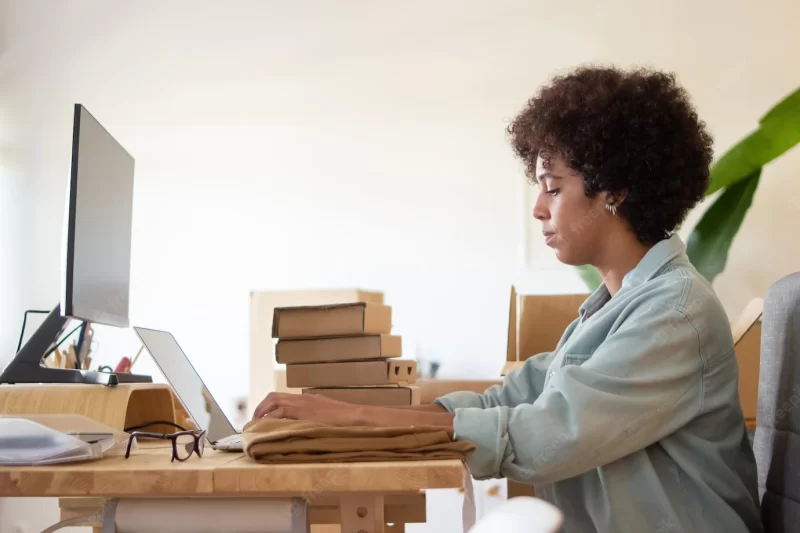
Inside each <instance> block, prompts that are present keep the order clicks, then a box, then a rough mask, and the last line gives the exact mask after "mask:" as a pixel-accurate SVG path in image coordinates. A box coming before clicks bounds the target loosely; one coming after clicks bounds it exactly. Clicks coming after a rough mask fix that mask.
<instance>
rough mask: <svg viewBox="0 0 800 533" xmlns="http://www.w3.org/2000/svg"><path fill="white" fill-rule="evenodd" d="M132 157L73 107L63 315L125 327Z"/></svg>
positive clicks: (88, 115)
mask: <svg viewBox="0 0 800 533" xmlns="http://www.w3.org/2000/svg"><path fill="white" fill-rule="evenodd" d="M133 166H134V164H133V157H131V155H130V154H129V153H128V152H127V151H125V149H124V148H123V147H122V145H121V144H120V143H119V142H117V141H116V139H114V137H112V136H111V134H109V133H108V131H106V129H105V128H104V127H103V126H102V125H101V124H100V123H99V122H98V121H97V120H96V119H95V118H94V117H93V116H92V114H91V113H89V111H87V110H86V108H85V107H83V106H82V105H80V104H76V105H75V118H74V124H73V132H72V171H71V173H70V183H69V203H68V216H67V224H66V226H67V227H66V230H67V234H66V239H65V241H66V242H65V243H64V253H65V255H66V258H65V259H66V265H65V269H64V279H63V283H62V285H63V290H64V293H63V299H62V300H61V301H62V302H63V303H64V309H63V314H64V315H65V316H70V317H73V318H78V319H81V320H88V321H91V322H97V323H100V324H107V325H110V326H120V327H127V326H128V325H129V324H130V323H129V319H128V307H129V306H128V300H129V296H128V295H129V293H130V280H131V223H132V219H133Z"/></svg>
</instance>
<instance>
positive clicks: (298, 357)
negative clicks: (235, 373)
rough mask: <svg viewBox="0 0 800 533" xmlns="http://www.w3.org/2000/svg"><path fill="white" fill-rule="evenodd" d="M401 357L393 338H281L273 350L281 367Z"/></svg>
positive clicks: (399, 345)
mask: <svg viewBox="0 0 800 533" xmlns="http://www.w3.org/2000/svg"><path fill="white" fill-rule="evenodd" d="M402 355H403V349H402V339H401V338H400V337H399V336H395V335H362V336H358V337H331V338H326V339H294V340H287V339H284V340H280V341H278V343H277V345H276V347H275V358H276V360H277V361H278V362H279V363H285V364H291V363H323V362H335V361H359V360H364V359H387V358H391V357H402Z"/></svg>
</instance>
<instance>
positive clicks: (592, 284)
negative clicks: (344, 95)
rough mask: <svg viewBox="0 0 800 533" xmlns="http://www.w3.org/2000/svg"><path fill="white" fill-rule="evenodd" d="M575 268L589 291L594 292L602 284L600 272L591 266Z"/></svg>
mask: <svg viewBox="0 0 800 533" xmlns="http://www.w3.org/2000/svg"><path fill="white" fill-rule="evenodd" d="M576 268H577V269H578V273H579V274H580V275H581V278H583V282H584V283H586V287H588V288H589V290H590V291H592V292H594V290H595V289H596V288H597V287H599V286H600V285H602V284H603V278H602V277H601V276H600V272H598V271H597V269H596V268H594V267H593V266H592V265H581V266H579V267H576Z"/></svg>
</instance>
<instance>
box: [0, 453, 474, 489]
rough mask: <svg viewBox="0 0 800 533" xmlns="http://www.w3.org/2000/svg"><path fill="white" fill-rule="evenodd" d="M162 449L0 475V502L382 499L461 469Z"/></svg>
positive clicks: (457, 475)
mask: <svg viewBox="0 0 800 533" xmlns="http://www.w3.org/2000/svg"><path fill="white" fill-rule="evenodd" d="M170 457H171V453H170V449H169V448H143V449H139V450H136V451H135V452H134V453H132V454H131V457H130V458H129V459H125V458H124V457H108V458H105V459H101V460H98V461H90V462H83V463H72V464H64V465H52V466H14V467H0V497H10V496H29V497H30V496H105V497H116V496H215V495H217V496H222V495H237V496H241V495H246V496H271V495H274V496H277V495H292V494H294V495H297V494H300V495H304V496H306V497H311V496H313V495H315V494H321V493H348V492H349V493H354V492H372V493H377V492H381V493H385V492H388V491H391V492H407V491H419V490H423V489H434V488H460V487H461V486H462V480H463V472H464V470H463V465H462V463H461V461H457V460H447V461H402V462H391V463H390V462H386V463H339V464H324V463H317V464H301V465H265V464H259V463H256V462H254V461H252V460H251V459H249V458H248V457H246V456H245V455H243V454H241V453H225V452H216V451H214V450H211V449H207V450H206V452H205V453H204V454H203V457H202V458H197V457H191V458H190V459H189V460H188V461H186V462H183V463H181V462H178V461H175V462H174V463H172V462H170Z"/></svg>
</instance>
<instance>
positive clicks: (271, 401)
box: [253, 392, 295, 420]
mask: <svg viewBox="0 0 800 533" xmlns="http://www.w3.org/2000/svg"><path fill="white" fill-rule="evenodd" d="M294 396H295V395H294V394H288V393H281V392H270V393H269V394H267V397H266V398H264V399H263V400H262V401H261V403H260V404H258V407H256V410H255V413H254V414H253V420H256V419H258V418H263V417H264V416H266V415H267V414H269V413H272V412H274V411H275V410H276V409H279V408H281V407H285V406H288V405H291V403H292V398H293V397H294ZM273 418H277V417H273Z"/></svg>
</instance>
